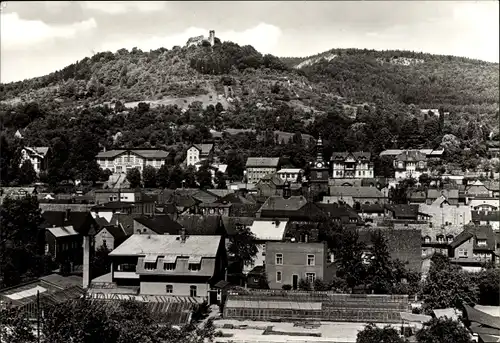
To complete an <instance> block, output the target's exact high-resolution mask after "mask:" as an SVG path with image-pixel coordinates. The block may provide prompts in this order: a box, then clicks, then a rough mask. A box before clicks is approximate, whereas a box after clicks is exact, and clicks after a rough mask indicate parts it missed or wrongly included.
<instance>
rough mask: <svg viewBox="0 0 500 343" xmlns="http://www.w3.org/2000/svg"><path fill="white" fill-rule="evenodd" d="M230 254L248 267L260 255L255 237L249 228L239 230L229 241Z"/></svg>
mask: <svg viewBox="0 0 500 343" xmlns="http://www.w3.org/2000/svg"><path fill="white" fill-rule="evenodd" d="M228 253H229V254H230V255H234V256H235V257H236V258H238V259H240V260H241V261H242V262H243V264H245V265H246V266H248V265H250V264H251V263H252V261H253V258H254V257H255V255H257V253H258V249H257V246H256V245H255V235H254V234H253V233H252V231H250V229H249V228H247V227H242V228H238V229H237V231H236V234H235V235H233V236H232V237H231V238H230V240H229V248H228Z"/></svg>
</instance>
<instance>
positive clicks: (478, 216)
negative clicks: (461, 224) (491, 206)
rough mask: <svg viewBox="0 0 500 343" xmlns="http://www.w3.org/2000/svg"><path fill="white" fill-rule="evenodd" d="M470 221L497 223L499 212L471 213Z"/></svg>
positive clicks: (499, 216)
mask: <svg viewBox="0 0 500 343" xmlns="http://www.w3.org/2000/svg"><path fill="white" fill-rule="evenodd" d="M471 215H472V221H473V222H476V221H485V222H498V221H500V211H488V212H486V211H471Z"/></svg>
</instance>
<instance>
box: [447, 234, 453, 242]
mask: <svg viewBox="0 0 500 343" xmlns="http://www.w3.org/2000/svg"><path fill="white" fill-rule="evenodd" d="M446 240H447V241H448V243H451V242H453V236H452V235H448V236H447V237H446Z"/></svg>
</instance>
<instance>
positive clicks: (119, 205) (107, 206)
mask: <svg viewBox="0 0 500 343" xmlns="http://www.w3.org/2000/svg"><path fill="white" fill-rule="evenodd" d="M132 207H134V204H132V203H130V202H124V201H111V202H107V203H104V204H99V205H95V206H92V211H94V210H119V209H123V208H132Z"/></svg>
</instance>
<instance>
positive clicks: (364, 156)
mask: <svg viewBox="0 0 500 343" xmlns="http://www.w3.org/2000/svg"><path fill="white" fill-rule="evenodd" d="M349 156H350V157H353V158H354V159H355V160H356V161H359V160H364V161H367V162H370V158H371V153H369V152H366V151H357V152H346V151H344V152H340V151H334V152H333V153H332V157H331V158H330V160H331V161H344V160H345V159H347V158H348V157H349Z"/></svg>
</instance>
